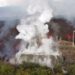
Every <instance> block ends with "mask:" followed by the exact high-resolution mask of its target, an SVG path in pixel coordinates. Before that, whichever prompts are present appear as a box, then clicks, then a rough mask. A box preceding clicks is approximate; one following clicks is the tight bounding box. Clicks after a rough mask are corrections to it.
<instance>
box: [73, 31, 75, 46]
mask: <svg viewBox="0 0 75 75" xmlns="http://www.w3.org/2000/svg"><path fill="white" fill-rule="evenodd" d="M74 34H75V30H74V31H73V46H74V45H75V43H74V41H75V37H74Z"/></svg>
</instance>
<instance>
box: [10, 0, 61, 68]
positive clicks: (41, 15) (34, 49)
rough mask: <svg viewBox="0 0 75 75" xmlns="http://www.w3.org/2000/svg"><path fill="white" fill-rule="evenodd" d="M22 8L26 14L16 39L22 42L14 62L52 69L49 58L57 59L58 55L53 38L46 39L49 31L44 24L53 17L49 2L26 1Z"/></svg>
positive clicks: (46, 0)
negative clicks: (30, 63)
mask: <svg viewBox="0 0 75 75" xmlns="http://www.w3.org/2000/svg"><path fill="white" fill-rule="evenodd" d="M24 6H26V7H25V11H26V12H27V14H25V15H24V16H25V18H23V19H21V23H20V25H18V26H17V30H18V31H19V35H17V36H16V39H22V40H23V42H22V46H21V48H20V50H19V52H18V53H16V62H17V63H22V62H23V61H26V62H28V61H29V62H34V63H39V64H42V65H46V66H48V67H52V59H51V56H54V57H55V58H57V56H59V55H60V54H59V51H58V46H57V44H56V42H55V40H54V39H53V37H51V38H47V33H48V32H49V30H48V25H47V24H46V25H45V23H46V22H49V21H50V20H51V18H52V17H53V14H52V13H53V11H52V9H51V8H50V6H49V2H48V0H44V1H43V0H38V1H35V0H27V1H26V3H25V5H24ZM23 56H24V57H23ZM31 57H32V58H31ZM30 58H31V59H30ZM11 60H12V59H11ZM11 60H10V62H11Z"/></svg>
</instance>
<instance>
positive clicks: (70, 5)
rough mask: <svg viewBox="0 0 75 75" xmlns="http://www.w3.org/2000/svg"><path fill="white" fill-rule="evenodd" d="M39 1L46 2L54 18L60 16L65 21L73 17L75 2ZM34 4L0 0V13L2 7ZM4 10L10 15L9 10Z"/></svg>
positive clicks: (27, 0) (68, 0) (31, 1)
mask: <svg viewBox="0 0 75 75" xmlns="http://www.w3.org/2000/svg"><path fill="white" fill-rule="evenodd" d="M37 1H38V0H37ZM40 1H42V2H45V1H48V2H49V5H50V7H51V8H52V10H53V14H54V16H56V17H57V16H62V17H65V18H67V19H72V18H74V17H75V0H40ZM34 2H35V0H0V12H1V10H2V7H7V6H19V7H26V6H27V4H28V3H34ZM16 8H17V7H16ZM16 8H14V10H13V11H14V12H15V11H16ZM5 9H7V10H6V11H8V10H9V13H10V9H11V8H5ZM5 9H4V10H5ZM24 9H25V8H24ZM4 10H3V11H4ZM20 10H21V9H20V8H17V11H20ZM3 11H2V12H3ZM21 11H22V10H21ZM2 12H1V13H2ZM4 12H5V11H4ZM23 12H24V11H23ZM1 13H0V14H1ZM9 13H8V14H9ZM4 14H5V13H4ZM4 14H2V15H1V16H3V15H4ZM12 14H13V13H12ZM10 15H11V14H9V16H10ZM16 15H17V14H16Z"/></svg>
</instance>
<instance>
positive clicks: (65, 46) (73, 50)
mask: <svg viewBox="0 0 75 75" xmlns="http://www.w3.org/2000/svg"><path fill="white" fill-rule="evenodd" d="M59 43H60V46H59V48H60V51H61V52H62V56H63V60H64V62H65V63H67V64H69V63H70V64H71V63H75V46H73V45H72V42H68V41H63V40H62V41H60V42H59Z"/></svg>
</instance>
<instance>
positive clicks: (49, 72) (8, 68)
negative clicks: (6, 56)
mask: <svg viewBox="0 0 75 75" xmlns="http://www.w3.org/2000/svg"><path fill="white" fill-rule="evenodd" d="M66 68H67V73H66V74H65V73H64V72H63V69H62V66H60V65H59V64H57V65H55V67H54V68H53V69H51V68H48V67H46V66H40V65H38V64H33V63H23V64H21V65H19V66H18V65H16V66H14V65H10V64H8V63H7V64H6V63H4V62H2V61H0V75H75V64H70V65H69V66H68V67H66Z"/></svg>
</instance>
